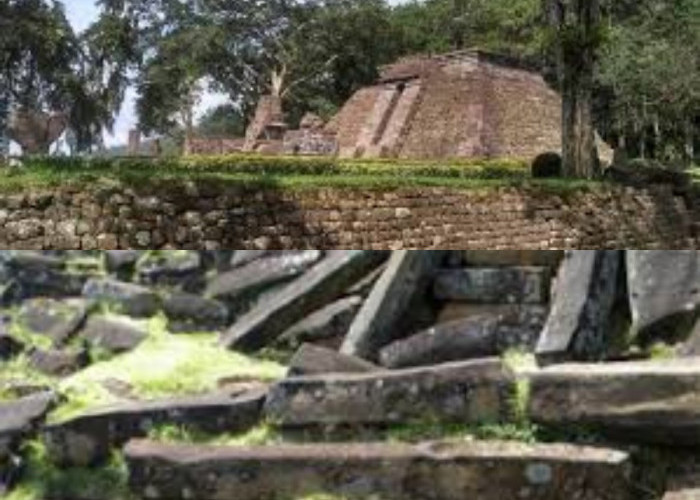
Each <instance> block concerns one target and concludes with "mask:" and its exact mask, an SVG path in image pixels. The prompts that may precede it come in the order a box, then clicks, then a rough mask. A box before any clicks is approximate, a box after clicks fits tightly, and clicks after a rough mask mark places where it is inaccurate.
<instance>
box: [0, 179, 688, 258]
mask: <svg viewBox="0 0 700 500" xmlns="http://www.w3.org/2000/svg"><path fill="white" fill-rule="evenodd" d="M697 213H698V212H697V211H695V212H694V211H693V210H690V209H689V208H688V206H687V204H686V201H685V200H684V199H683V198H681V197H679V196H675V195H674V194H673V192H672V190H671V188H666V187H654V188H649V189H633V188H625V187H620V186H612V185H609V186H599V187H594V188H591V189H587V190H580V191H567V192H563V193H554V192H552V191H551V190H546V189H545V188H542V187H536V186H532V187H520V188H516V187H508V188H506V187H504V188H493V189H480V190H477V189H455V188H437V187H436V188H428V187H415V188H400V189H395V190H390V189H368V188H362V189H360V188H357V189H354V188H353V189H350V188H315V187H306V188H301V189H293V190H290V189H283V188H275V187H266V188H260V187H244V186H242V185H240V184H226V183H220V182H219V183H215V182H204V181H200V182H183V181H158V182H157V183H153V184H151V185H144V186H138V187H134V186H125V185H118V184H111V185H109V186H108V187H97V186H96V187H93V188H86V187H85V186H62V187H56V188H47V189H45V190H41V191H33V192H27V193H25V194H3V195H0V248H6V249H83V250H89V249H98V248H99V249H127V248H149V249H164V248H185V249H204V248H205V249H218V248H236V249H301V248H317V249H333V248H335V249H349V248H364V249H401V248H422V249H429V248H444V249H489V250H494V249H499V250H500V249H572V248H573V249H575V248H636V249H656V248H663V249H694V248H698V246H697V245H698V241H697V239H696V236H695V235H694V227H697V220H695V219H696V218H697ZM694 214H695V215H694Z"/></svg>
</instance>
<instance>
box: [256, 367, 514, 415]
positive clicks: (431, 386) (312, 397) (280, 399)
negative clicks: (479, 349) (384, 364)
mask: <svg viewBox="0 0 700 500" xmlns="http://www.w3.org/2000/svg"><path fill="white" fill-rule="evenodd" d="M513 391H514V378H513V375H512V374H511V373H510V371H509V370H508V369H506V368H505V367H504V366H503V365H502V364H501V362H500V361H498V360H481V361H469V362H460V363H448V364H444V365H437V366H430V367H423V368H413V369H407V370H395V371H382V372H376V373H364V374H362V373H360V374H331V375H320V376H309V377H295V378H290V379H285V380H283V381H281V382H279V383H277V384H276V385H274V386H273V388H272V389H271V391H270V394H269V396H268V399H267V402H266V413H267V415H268V417H269V418H271V419H272V420H273V421H275V422H278V423H279V424H280V425H283V426H285V427H324V426H330V427H333V426H338V427H342V426H344V425H386V424H392V423H408V422H423V421H426V420H431V421H433V420H434V421H441V422H459V423H464V424H467V423H483V422H498V421H502V420H505V419H507V418H508V417H509V416H510V410H511V408H510V403H511V399H512V396H513Z"/></svg>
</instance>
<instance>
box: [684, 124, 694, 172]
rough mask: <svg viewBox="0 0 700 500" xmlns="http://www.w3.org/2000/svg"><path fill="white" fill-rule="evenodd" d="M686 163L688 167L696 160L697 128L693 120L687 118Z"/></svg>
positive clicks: (685, 129) (685, 128)
mask: <svg viewBox="0 0 700 500" xmlns="http://www.w3.org/2000/svg"><path fill="white" fill-rule="evenodd" d="M684 131H685V134H684V135H685V161H686V163H687V164H688V165H690V164H692V163H693V160H695V127H694V125H693V120H692V119H690V118H686V120H685V126H684Z"/></svg>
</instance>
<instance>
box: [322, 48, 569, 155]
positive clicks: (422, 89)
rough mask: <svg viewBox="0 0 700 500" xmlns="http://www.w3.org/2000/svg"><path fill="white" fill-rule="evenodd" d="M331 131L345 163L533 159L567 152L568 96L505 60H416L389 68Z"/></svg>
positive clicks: (482, 56)
mask: <svg viewBox="0 0 700 500" xmlns="http://www.w3.org/2000/svg"><path fill="white" fill-rule="evenodd" d="M326 129H327V130H328V131H330V132H334V133H335V134H336V137H337V141H338V145H339V154H340V156H341V157H363V158H364V157H367V158H374V157H398V158H409V159H410V158H473V157H487V158H490V157H513V158H526V159H530V158H534V157H535V156H537V155H538V154H540V153H543V152H546V151H560V150H561V98H560V96H559V95H558V94H557V93H556V92H555V91H554V90H553V89H551V88H550V87H549V86H548V85H547V83H546V82H545V80H544V79H543V77H542V76H541V75H540V73H539V72H536V71H533V70H531V69H528V68H526V67H524V66H523V65H522V63H520V62H518V61H515V60H512V59H509V58H505V57H502V56H496V55H493V54H488V53H486V52H482V51H462V52H455V53H450V54H445V55H440V56H411V57H407V58H404V59H401V60H399V61H398V62H396V63H395V64H392V65H389V66H386V67H384V68H383V70H382V72H381V77H380V79H379V81H378V82H377V84H376V85H373V86H370V87H366V88H363V89H361V90H359V91H358V92H357V93H356V94H355V95H354V96H353V97H352V98H351V99H350V100H349V101H348V102H347V104H346V105H345V106H344V107H343V108H342V110H341V111H340V112H339V113H338V114H337V115H336V116H335V117H334V118H333V119H332V120H331V122H330V123H329V124H328V125H327V127H326Z"/></svg>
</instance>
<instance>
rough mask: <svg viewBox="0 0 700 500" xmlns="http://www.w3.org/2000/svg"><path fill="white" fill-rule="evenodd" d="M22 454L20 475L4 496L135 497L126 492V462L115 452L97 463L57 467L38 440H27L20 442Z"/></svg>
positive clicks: (11, 499) (24, 499) (38, 499)
mask: <svg viewBox="0 0 700 500" xmlns="http://www.w3.org/2000/svg"><path fill="white" fill-rule="evenodd" d="M24 456H25V457H26V460H27V463H26V467H25V473H24V479H23V480H22V482H21V483H20V484H19V485H18V486H17V488H15V489H14V490H12V491H11V492H10V493H9V494H7V495H6V496H5V497H3V498H5V499H6V500H42V499H46V498H74V499H89V498H99V499H100V500H136V499H135V497H133V496H132V495H131V493H130V492H129V488H128V484H127V468H126V463H125V462H124V459H123V456H122V455H121V454H120V453H117V452H115V453H114V454H113V455H112V458H111V460H110V461H109V462H108V463H107V464H105V465H103V466H101V467H92V468H68V469H61V468H59V467H57V466H56V465H55V464H53V463H52V462H51V460H50V458H49V457H48V455H47V451H46V448H45V446H44V445H43V444H42V443H41V442H40V441H29V442H27V443H25V445H24Z"/></svg>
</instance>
